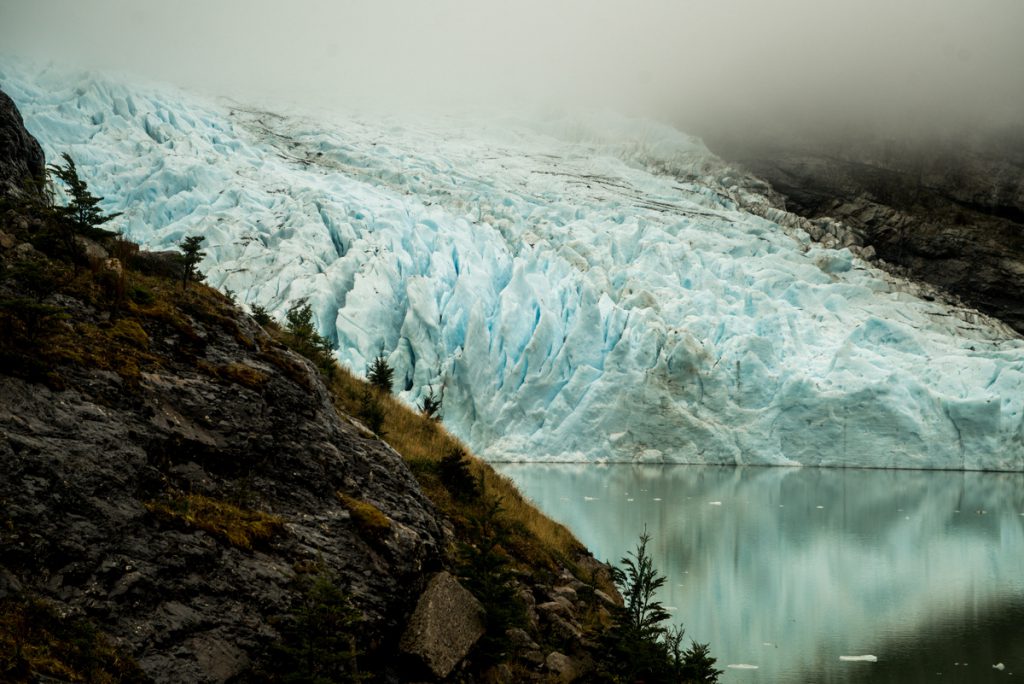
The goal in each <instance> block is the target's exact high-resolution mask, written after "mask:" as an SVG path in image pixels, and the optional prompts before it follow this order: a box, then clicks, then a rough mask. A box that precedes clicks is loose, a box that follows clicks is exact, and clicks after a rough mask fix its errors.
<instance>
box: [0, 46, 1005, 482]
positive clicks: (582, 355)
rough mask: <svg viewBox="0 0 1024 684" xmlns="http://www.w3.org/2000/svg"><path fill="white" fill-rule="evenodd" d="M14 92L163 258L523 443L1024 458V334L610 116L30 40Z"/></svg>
mask: <svg viewBox="0 0 1024 684" xmlns="http://www.w3.org/2000/svg"><path fill="white" fill-rule="evenodd" d="M0 82H2V87H3V89H4V90H5V91H6V92H7V93H8V94H9V95H10V96H11V97H12V98H13V99H14V100H15V102H16V103H17V105H18V107H19V108H20V109H21V111H22V113H23V115H24V117H25V123H26V126H27V128H28V129H29V131H31V133H32V134H33V135H35V136H36V137H37V138H38V139H39V141H40V142H41V143H42V145H43V147H44V149H45V151H46V155H47V157H48V158H50V159H55V158H59V155H60V154H61V153H63V152H67V153H69V154H70V155H71V156H72V157H73V158H74V159H75V161H76V162H77V164H78V168H79V171H80V173H81V174H82V176H83V177H84V178H86V179H87V180H88V182H89V184H90V187H91V188H92V189H93V190H94V191H95V193H96V194H98V195H102V196H104V197H105V202H104V208H105V209H106V210H107V211H120V212H124V214H123V216H122V217H121V218H120V219H119V224H118V227H119V228H120V229H121V230H123V231H124V232H125V233H126V234H127V235H128V236H129V237H130V238H131V239H133V240H137V241H139V242H141V243H142V244H143V245H144V246H146V247H147V248H150V249H172V248H175V247H176V245H177V243H179V242H180V241H181V240H182V239H183V238H184V237H186V236H190V235H202V236H204V237H205V238H206V241H205V243H204V249H205V251H206V254H207V258H206V260H205V261H204V262H203V264H202V265H201V268H202V270H203V271H204V272H205V273H206V275H207V279H208V282H209V283H210V284H211V285H213V286H215V287H218V288H220V289H222V290H223V289H231V290H232V291H234V292H236V293H238V296H239V299H240V301H242V302H244V303H246V304H250V305H251V304H259V305H261V306H264V307H266V308H267V309H268V310H269V311H271V312H272V313H273V314H274V315H276V316H277V317H279V318H281V317H283V315H284V312H285V311H286V310H287V309H288V308H289V306H291V305H292V304H294V303H295V302H297V301H300V300H302V299H306V300H308V302H309V303H310V304H311V305H312V308H313V311H314V313H315V315H316V318H317V321H318V324H319V326H320V329H321V332H322V333H323V334H325V335H326V336H328V337H329V338H330V339H331V340H332V341H333V342H334V344H335V347H336V355H337V358H338V360H339V361H341V362H342V363H344V364H346V365H348V366H349V367H351V368H352V369H353V370H354V371H356V372H359V373H361V372H363V371H364V369H365V367H366V365H367V364H368V362H369V361H370V360H371V359H372V358H373V357H374V356H376V355H377V354H378V353H379V352H380V351H382V350H383V351H384V352H385V353H386V354H387V355H388V359H389V361H390V363H391V365H392V366H393V367H394V368H395V370H396V372H395V376H396V383H395V388H396V390H397V391H398V392H399V394H400V396H401V397H402V398H403V399H405V400H406V401H408V402H418V401H419V400H421V399H422V397H423V396H424V395H425V394H426V393H427V392H428V391H430V389H431V388H433V390H434V391H435V392H436V391H439V390H441V388H442V387H443V390H444V409H443V410H444V422H445V424H446V425H447V426H448V427H449V429H451V430H452V431H453V432H454V433H455V434H456V435H458V436H459V437H461V438H462V439H464V440H465V441H466V442H467V443H468V444H469V445H470V446H471V447H472V448H473V449H474V450H475V451H477V453H479V454H481V455H483V456H484V457H486V458H488V459H491V460H495V461H497V460H509V461H584V462H586V461H626V462H668V463H671V462H678V463H723V464H762V465H826V466H867V467H885V468H895V467H899V468H945V469H969V470H971V469H992V470H1012V471H1020V470H1024V340H1022V339H1020V337H1019V336H1018V335H1016V334H1015V333H1014V332H1012V331H1011V330H1010V329H1009V328H1007V327H1006V326H1003V325H1001V324H999V323H998V322H997V321H994V320H992V319H989V318H986V317H984V316H982V315H981V314H978V313H976V312H973V311H971V310H968V309H966V308H964V307H961V306H958V305H957V304H956V303H955V302H950V301H948V300H947V299H946V298H944V297H942V296H940V295H937V293H933V292H929V291H926V290H925V289H924V288H923V287H922V286H919V285H915V284H913V283H910V282H907V281H905V280H903V279H901V278H899V277H897V276H893V275H890V274H889V273H887V272H885V271H883V270H881V269H879V268H876V267H875V266H874V265H872V263H871V262H870V261H867V260H865V259H863V258H861V252H860V250H859V249H858V248H857V247H856V246H855V245H854V246H845V247H844V246H842V245H841V244H837V243H836V242H835V241H828V240H826V241H824V242H822V241H815V240H813V239H812V238H811V237H810V235H809V234H808V232H807V231H806V230H804V228H803V227H801V224H800V221H799V220H797V219H796V218H795V217H793V216H792V215H789V214H787V213H786V212H785V211H784V210H782V208H781V207H778V206H775V205H773V203H772V200H771V193H770V189H769V188H767V186H766V185H764V184H763V183H760V182H758V181H757V180H756V179H752V178H750V177H747V176H745V175H744V174H743V173H741V172H739V171H737V170H734V169H732V168H730V167H729V166H728V165H726V164H725V163H723V162H722V161H720V160H718V159H717V158H715V157H714V156H713V155H712V154H711V153H710V152H709V151H708V150H707V148H706V147H705V146H704V145H703V144H702V143H701V142H700V141H699V140H698V139H696V138H692V137H689V136H687V135H685V134H683V133H680V132H678V131H676V130H674V129H672V128H671V127H668V126H665V125H662V124H658V123H655V122H651V121H645V120H636V119H629V118H626V117H620V116H614V115H610V114H602V115H596V114H595V115H586V116H584V115H573V116H569V115H565V114H556V113H547V114H545V115H540V114H537V115H531V116H526V115H511V114H509V115H506V116H504V117H502V118H500V119H495V118H493V117H492V118H490V119H488V120H487V121H486V122H481V121H474V120H473V119H472V117H468V116H467V117H454V116H441V115H437V116H433V117H425V116H424V117H414V116H409V117H405V118H398V117H389V118H382V117H379V116H368V115H359V114H350V115H342V114H339V113H321V114H316V115H312V114H308V113H306V114H288V113H274V112H271V111H266V110H264V109H257V108H252V107H247V106H242V105H239V104H237V103H230V102H222V101H216V100H207V99H203V98H200V97H197V96H193V95H188V94H184V93H182V92H180V91H176V90H174V89H171V88H168V87H163V86H152V85H135V84H132V83H129V82H128V81H125V80H118V79H116V78H114V77H109V76H101V75H96V74H85V73H75V72H71V71H66V70H60V69H56V68H53V67H39V66H32V65H28V64H24V63H20V62H15V61H7V62H0Z"/></svg>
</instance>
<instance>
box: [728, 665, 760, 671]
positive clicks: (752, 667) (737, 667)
mask: <svg viewBox="0 0 1024 684" xmlns="http://www.w3.org/2000/svg"><path fill="white" fill-rule="evenodd" d="M726 667H727V668H729V669H730V670H756V669H757V668H758V667H759V666H758V665H750V664H749V663H732V664H729V665H726Z"/></svg>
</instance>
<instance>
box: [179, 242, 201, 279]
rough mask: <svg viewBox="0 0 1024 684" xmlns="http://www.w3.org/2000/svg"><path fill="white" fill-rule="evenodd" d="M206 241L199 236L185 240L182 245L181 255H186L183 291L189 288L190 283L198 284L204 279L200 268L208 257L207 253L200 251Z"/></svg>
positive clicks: (183, 267) (183, 265)
mask: <svg viewBox="0 0 1024 684" xmlns="http://www.w3.org/2000/svg"><path fill="white" fill-rule="evenodd" d="M205 239H206V238H204V237H201V236H199V235H193V236H191V237H187V238H185V239H184V240H182V241H181V243H180V245H181V253H182V254H184V255H185V260H184V262H183V263H182V268H181V287H182V289H185V288H187V287H188V284H189V283H190V282H198V281H200V280H202V279H203V275H202V274H201V273H200V272H199V268H198V266H199V262H200V261H202V260H203V259H204V258H205V257H206V252H204V251H202V250H201V249H200V247H201V246H202V244H203V240H205Z"/></svg>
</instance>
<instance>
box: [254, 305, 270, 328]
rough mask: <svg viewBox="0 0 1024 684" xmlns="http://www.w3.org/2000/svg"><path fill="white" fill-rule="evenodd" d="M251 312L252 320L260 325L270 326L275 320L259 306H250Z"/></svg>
mask: <svg viewBox="0 0 1024 684" xmlns="http://www.w3.org/2000/svg"><path fill="white" fill-rule="evenodd" d="M249 310H250V311H251V312H252V318H253V320H254V321H256V322H257V323H259V324H260V325H264V326H266V325H270V322H271V321H272V320H273V319H272V318H271V317H270V314H269V313H267V310H266V309H265V308H264V307H262V306H260V305H259V304H252V305H250V306H249Z"/></svg>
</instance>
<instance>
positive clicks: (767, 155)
mask: <svg viewBox="0 0 1024 684" xmlns="http://www.w3.org/2000/svg"><path fill="white" fill-rule="evenodd" d="M709 144H710V145H711V146H712V148H713V149H714V151H715V152H716V153H718V154H720V155H722V156H723V157H724V158H725V159H727V160H729V161H732V162H737V163H739V164H740V165H742V166H744V167H745V168H746V169H748V170H749V171H751V172H752V173H754V174H756V175H758V176H760V177H762V178H764V179H765V180H767V181H768V182H769V183H770V184H771V185H772V187H773V188H774V189H775V190H776V191H778V192H779V193H781V194H782V195H783V196H784V197H785V201H786V208H787V209H789V210H790V211H793V212H795V213H797V214H800V215H801V216H804V217H806V218H811V219H816V218H824V217H828V218H832V219H836V220H838V221H840V222H841V223H842V224H844V226H845V227H846V228H847V229H850V230H851V231H852V232H853V233H854V234H855V235H856V242H857V243H858V244H863V245H865V246H870V247H872V248H874V251H875V252H876V253H877V254H878V256H880V257H881V258H882V259H884V260H885V261H886V262H887V263H889V264H891V265H894V266H896V267H897V268H901V269H905V272H906V273H907V275H910V276H911V277H914V278H917V279H919V280H923V281H925V282H928V283H931V284H933V285H938V286H940V287H942V288H944V289H946V290H948V291H949V292H952V293H953V294H955V295H957V296H958V297H960V298H961V299H963V301H965V302H967V303H968V304H970V305H971V306H974V307H976V308H978V309H980V310H981V311H983V312H985V313H987V314H990V315H992V316H995V317H997V318H999V319H1001V320H1003V321H1005V322H1006V323H1008V324H1009V325H1011V326H1012V327H1014V328H1015V329H1016V330H1018V331H1020V332H1022V333H1024V138H1022V136H1021V134H1020V133H1019V132H1017V133H1016V134H1013V133H1010V132H1004V133H1001V134H1000V135H998V136H993V137H991V138H984V139H980V138H979V139H977V140H964V141H961V142H956V143H954V142H950V141H945V140H927V141H926V140H922V141H917V142H905V143H898V142H896V141H893V140H875V139H856V140H853V141H850V142H846V143H842V144H839V143H832V142H823V141H818V140H815V139H805V140H791V139H786V138H785V137H782V138H781V139H780V140H779V141H776V142H767V143H766V142H764V141H744V140H737V139H735V138H728V137H722V138H720V139H716V138H715V137H714V136H711V137H710V138H709Z"/></svg>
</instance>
